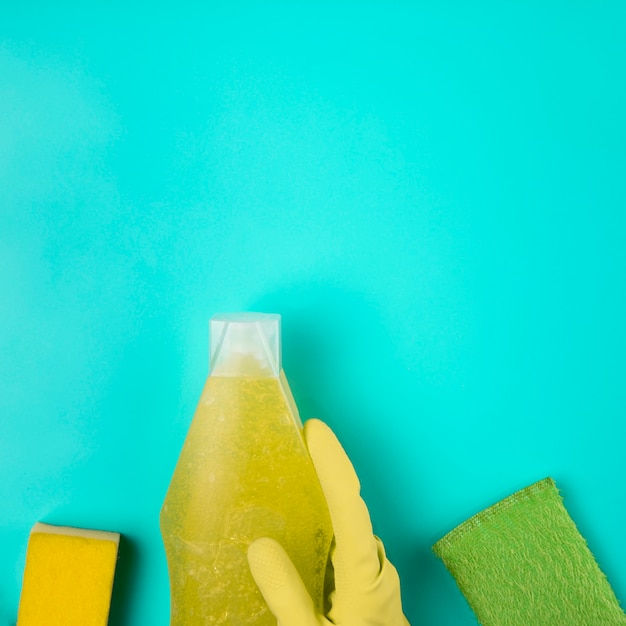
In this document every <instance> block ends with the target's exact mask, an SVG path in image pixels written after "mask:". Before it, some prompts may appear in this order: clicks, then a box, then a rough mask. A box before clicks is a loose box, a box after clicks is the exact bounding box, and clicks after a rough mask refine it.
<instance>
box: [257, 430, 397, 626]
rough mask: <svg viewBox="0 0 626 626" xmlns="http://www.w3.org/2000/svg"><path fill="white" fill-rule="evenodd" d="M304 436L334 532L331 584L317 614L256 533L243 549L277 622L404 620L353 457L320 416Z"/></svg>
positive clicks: (382, 624)
mask: <svg viewBox="0 0 626 626" xmlns="http://www.w3.org/2000/svg"><path fill="white" fill-rule="evenodd" d="M304 438H305V441H306V444H307V447H308V449H309V453H310V454H311V458H312V459H313V464H314V465H315V469H316V471H317V475H318V477H319V480H320V483H321V485H322V489H323V491H324V495H325V496H326V501H327V503H328V509H329V511H330V517H331V520H332V524H333V530H334V533H335V543H334V549H333V551H332V553H331V559H332V564H333V567H334V572H335V589H334V591H333V592H332V593H331V596H330V610H329V611H328V613H327V615H320V614H319V613H317V612H316V610H315V608H314V605H313V601H312V600H311V598H310V596H309V594H308V592H307V590H306V588H305V586H304V584H303V583H302V580H301V579H300V576H299V574H298V572H297V570H296V568H295V566H294V565H293V563H292V562H291V560H290V559H289V557H288V556H287V553H286V552H285V550H284V549H283V548H282V546H281V545H280V544H278V543H277V542H276V541H274V540H273V539H270V538H267V537H264V538H261V539H257V540H256V541H254V542H253V543H252V544H251V545H250V547H249V549H248V562H249V564H250V570H251V572H252V576H253V577H254V580H255V581H256V583H257V585H258V586H259V589H260V590H261V593H262V594H263V597H264V598H265V601H266V602H267V604H268V606H269V608H270V610H271V611H272V613H274V615H275V616H276V619H277V620H278V623H279V625H280V626H409V622H408V621H407V619H406V617H405V616H404V614H403V612H402V602H401V599H400V579H399V577H398V572H397V571H396V568H395V567H394V566H393V565H392V564H391V563H390V562H389V561H388V560H387V559H386V558H385V551H384V548H383V544H382V542H381V541H380V539H378V538H377V537H375V536H374V534H373V532H372V524H371V521H370V517H369V512H368V510H367V507H366V505H365V502H363V500H362V499H361V496H360V493H359V492H360V483H359V479H358V478H357V475H356V473H355V471H354V468H353V467H352V463H350V460H349V459H348V457H347V456H346V453H345V452H344V450H343V448H342V447H341V444H340V443H339V441H338V440H337V438H336V437H335V435H334V433H333V432H332V431H331V430H330V428H329V427H328V426H326V424H324V423H323V422H321V421H319V420H316V419H313V420H309V421H307V422H306V424H305V426H304Z"/></svg>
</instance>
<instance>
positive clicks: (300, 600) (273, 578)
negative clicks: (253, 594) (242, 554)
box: [248, 537, 321, 626]
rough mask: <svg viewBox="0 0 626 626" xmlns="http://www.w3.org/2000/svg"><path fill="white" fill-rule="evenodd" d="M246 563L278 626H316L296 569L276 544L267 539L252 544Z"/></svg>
mask: <svg viewBox="0 0 626 626" xmlns="http://www.w3.org/2000/svg"><path fill="white" fill-rule="evenodd" d="M248 563H249V565H250V571H251V572H252V577H253V578H254V580H255V582H256V584H257V585H258V587H259V590H260V591H261V594H262V595H263V598H264V599H265V601H266V602H267V605H268V606H269V608H270V610H271V611H272V613H273V614H274V616H275V617H276V619H277V620H278V623H279V624H280V626H320V624H321V622H320V621H319V620H318V615H317V614H316V612H315V607H314V605H313V601H312V600H311V597H310V596H309V593H308V592H307V590H306V587H305V586H304V583H303V582H302V579H301V578H300V574H298V570H296V568H295V566H294V564H293V563H292V562H291V559H290V558H289V556H288V554H287V553H286V552H285V550H284V549H283V547H282V546H281V545H280V544H279V543H278V542H277V541H275V540H274V539H270V538H269V537H263V538H261V539H257V540H256V541H253V542H252V543H251V544H250V546H249V547H248Z"/></svg>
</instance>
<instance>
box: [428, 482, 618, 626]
mask: <svg viewBox="0 0 626 626" xmlns="http://www.w3.org/2000/svg"><path fill="white" fill-rule="evenodd" d="M433 550H434V552H435V554H436V555H437V556H439V557H440V558H441V559H442V560H443V562H444V563H445V565H446V567H447V568H448V570H449V571H450V573H451V574H452V576H454V578H455V580H456V582H457V584H458V586H459V588H460V589H461V591H462V592H463V595H464V596H465V598H466V599H467V601H468V602H469V604H470V606H471V607H472V609H473V611H474V613H475V614H476V617H477V618H478V621H479V622H480V623H481V624H482V625H483V626H619V625H626V615H625V614H624V613H623V611H622V610H621V608H620V606H619V603H618V601H617V598H616V597H615V594H614V593H613V590H612V589H611V586H610V585H609V583H608V581H607V579H606V577H605V576H604V574H603V573H602V572H601V571H600V568H599V567H598V565H597V563H596V561H595V559H594V557H593V555H592V554H591V552H590V550H589V548H588V547H587V544H586V542H585V540H584V539H583V538H582V536H581V535H580V533H579V532H578V529H577V528H576V526H575V524H574V522H573V521H572V519H571V518H570V516H569V514H568V513H567V511H566V509H565V507H564V506H563V502H562V500H561V497H560V495H559V492H558V490H557V488H556V485H555V484H554V481H553V480H552V479H551V478H546V479H544V480H541V481H539V482H537V483H535V484H533V485H530V486H529V487H526V488H525V489H522V490H521V491H518V492H517V493H514V494H513V495H511V496H509V497H508V498H505V499H504V500H502V501H500V502H498V503H497V504H494V505H493V506H491V507H490V508H488V509H485V510H484V511H482V512H481V513H478V514H477V515H474V517H471V518H470V519H468V520H467V521H466V522H464V523H463V524H461V525H460V526H458V527H457V528H455V529H454V530H452V531H451V532H450V533H448V534H447V535H446V536H445V537H443V538H442V539H440V540H439V541H438V542H437V543H436V544H435V545H434V546H433Z"/></svg>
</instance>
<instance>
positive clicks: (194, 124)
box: [0, 1, 626, 626]
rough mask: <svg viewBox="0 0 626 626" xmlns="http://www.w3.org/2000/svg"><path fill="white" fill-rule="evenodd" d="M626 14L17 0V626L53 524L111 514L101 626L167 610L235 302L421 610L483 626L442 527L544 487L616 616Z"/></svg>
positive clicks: (8, 497) (2, 420)
mask: <svg viewBox="0 0 626 626" xmlns="http://www.w3.org/2000/svg"><path fill="white" fill-rule="evenodd" d="M11 4H14V5H15V6H10V5H11ZM53 5H56V6H53ZM625 27H626V10H625V8H624V4H623V3H621V2H583V1H580V2H572V1H568V2H525V3H521V2H520V3H517V2H514V3H499V2H487V1H483V2H471V3H470V2H467V3H464V2H456V3H455V2H430V3H417V2H416V3H406V4H404V3H399V2H395V3H393V2H392V3H388V2H359V3H356V2H355V3H349V2H340V3H330V2H314V3H313V2H311V3H299V2H268V3H264V2H257V3H253V2H249V3H244V2H232V3H231V2H228V3H226V2H224V3H200V2H197V3H192V2H185V1H180V2H176V3H173V2H172V3H167V2H158V1H157V2H150V3H147V2H137V3H121V2H114V3H104V2H102V3H97V2H95V3H94V2H90V3H85V4H80V3H73V2H57V3H45V2H41V3H35V2H20V3H8V2H5V3H3V6H2V8H1V9H0V477H1V478H0V503H1V505H0V566H1V567H0V624H2V623H7V624H13V623H14V622H15V617H16V613H17V605H18V599H19V592H20V586H21V577H22V572H23V567H24V558H25V553H26V543H27V538H28V532H29V529H30V528H31V526H32V525H33V524H34V523H35V522H36V521H45V522H49V523H55V524H68V525H73V526H85V527H96V528H101V529H105V530H116V531H120V532H121V533H123V536H124V538H123V542H122V545H121V553H120V561H119V564H118V570H117V576H116V581H115V589H114V597H113V604H112V613H111V620H110V624H111V625H112V626H126V625H128V626H130V625H132V626H136V625H139V624H150V625H151V626H164V625H166V624H168V612H169V600H168V579H167V572H166V564H165V557H164V553H163V549H162V545H161V540H160V535H159V530H158V513H159V509H160V505H161V502H162V499H163V497H164V494H165V491H166V489H167V485H168V481H169V477H170V475H171V473H172V471H173V467H174V463H175V461H176V458H177V456H178V453H179V450H180V447H181V445H182V441H183V438H184V436H185V433H186V431H187V427H188V425H189V422H190V419H191V417H192V414H193V411H194V408H195V404H196V402H197V400H198V398H199V395H200V391H201V388H202V385H203V382H204V379H205V376H206V374H207V369H208V320H209V318H210V317H211V316H212V315H213V314H214V313H217V312H224V311H243V310H262V311H267V312H277V313H281V314H282V316H283V342H284V359H283V364H284V368H285V371H286V373H287V376H288V378H289V380H290V383H291V385H292V388H293V391H294V395H295V397H296V400H297V402H298V404H299V407H300V411H301V413H302V416H303V417H304V418H307V417H311V416H318V417H321V418H322V419H324V420H326V421H327V422H328V423H329V424H330V425H331V426H332V428H333V429H334V430H335V431H336V432H337V434H338V435H339V437H340V439H341V441H342V442H343V444H344V446H345V448H346V450H347V451H348V453H349V455H350V457H351V458H352V460H353V462H354V465H355V467H356V469H357V472H358V474H359V475H360V477H361V480H362V483H363V494H364V497H365V499H366V501H367V503H368V505H369V507H370V511H371V515H372V519H373V523H374V527H375V530H376V532H377V533H378V534H379V535H380V536H381V537H382V538H383V540H384V541H385V544H386V546H387V549H388V553H389V556H390V558H391V560H392V561H393V562H394V563H395V564H396V565H397V567H398V569H399V571H400V575H401V579H402V585H403V595H404V604H405V609H406V614H407V616H408V617H409V619H410V621H411V622H412V624H413V626H416V625H419V624H424V625H434V626H463V625H468V626H469V625H470V624H475V623H476V621H475V619H474V617H473V616H472V613H471V611H470V610H469V608H468V606H467V605H466V603H465V600H464V599H463V597H462V596H461V594H460V592H459V591H458V590H457V588H456V585H455V583H454V580H453V579H452V577H451V576H450V575H449V574H448V573H447V571H446V570H445V568H444V567H443V565H442V564H441V563H440V562H439V561H438V560H437V559H436V558H435V557H434V556H433V555H432V553H431V551H430V546H431V545H432V544H433V543H434V542H435V541H436V540H437V539H439V538H440V537H441V536H442V535H443V534H444V533H446V532H447V531H448V530H450V529H451V528H453V527H454V526H455V525H457V524H458V523H460V522H462V521H463V520H464V519H466V518H467V517H468V516H470V515H472V514H474V513H476V512H477V511H479V510H480V509H482V508H484V507H485V506H487V505H489V504H492V503H493V502H495V501H496V500H498V499H500V498H501V497H504V496H506V495H508V494H510V493H512V492H513V491H515V490H517V489H519V488H521V487H524V486H526V485H528V484H530V483H531V482H534V481H536V480H538V479H540V478H543V477H544V476H547V475H550V476H552V477H554V479H555V480H556V481H557V484H558V485H559V487H560V488H561V491H562V493H563V495H564V497H565V503H566V506H567V508H568V510H569V511H570V513H571V515H572V517H573V518H574V520H575V522H576V523H577V524H578V526H579V528H580V530H581V532H582V534H583V535H584V536H585V538H586V539H587V540H588V542H589V545H590V547H591V549H592V550H593V552H594V554H595V555H596V557H597V559H598V562H599V563H600V565H601V567H602V569H603V570H604V572H605V573H606V574H607V576H608V578H609V581H610V582H611V584H612V585H613V588H614V589H615V591H616V594H617V596H618V597H619V598H620V600H621V602H622V603H626V566H625V563H626V543H625V541H624V524H625V523H626V454H625V453H624V436H625V434H626V427H625V426H624V424H625V419H624V418H625V416H626V385H625V384H624V382H625V380H624V376H625V373H626V362H625V359H624V355H625V353H626V329H625V317H626V293H625V289H624V276H625V273H626V214H625V211H624V209H625V206H626V117H625V111H626V46H625V44H624V41H625V32H626V31H625ZM2 620H4V622H3V621H2Z"/></svg>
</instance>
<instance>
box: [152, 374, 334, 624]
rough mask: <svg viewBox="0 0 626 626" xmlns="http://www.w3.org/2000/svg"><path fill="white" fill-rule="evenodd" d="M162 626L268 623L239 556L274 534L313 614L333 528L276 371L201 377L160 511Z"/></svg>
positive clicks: (320, 596)
mask: <svg viewBox="0 0 626 626" xmlns="http://www.w3.org/2000/svg"><path fill="white" fill-rule="evenodd" d="M161 532H162V535H163V540H164V544H165V549H166V554H167V560H168V568H169V575H170V587H171V626H213V625H218V624H220V625H222V624H224V625H232V626H235V625H236V626H243V625H254V626H276V619H275V618H274V617H273V615H272V614H271V612H270V611H269V608H268V607H267V605H266V604H265V601H264V600H263V598H262V596H261V594H260V592H259V591H258V589H257V587H256V584H255V583H254V580H253V579H252V576H251V574H250V571H249V568H248V563H247V557H246V552H247V548H248V545H249V544H250V542H252V541H253V540H254V539H257V538H258V537H273V538H274V539H276V540H277V541H279V542H280V543H281V544H282V545H283V546H284V547H285V549H286V550H287V552H288V553H289V555H290V556H291V558H292V560H293V562H294V564H295V565H296V567H297V569H298V571H299V573H300V575H301V576H302V579H303V581H304V583H305V585H306V586H307V588H308V590H309V593H310V594H311V597H312V598H313V600H314V602H316V603H317V604H318V608H320V609H321V608H322V603H323V594H324V577H325V572H326V567H327V560H328V553H329V548H330V542H331V540H332V526H331V522H330V517H329V514H328V509H327V506H326V502H325V499H324V496H323V493H322V490H321V487H320V485H319V481H318V479H317V475H316V474H315V469H314V467H313V464H312V462H311V459H310V457H309V455H308V452H307V450H306V446H305V444H304V441H303V439H302V433H301V424H300V420H299V418H298V416H297V413H296V412H295V406H294V405H293V401H292V400H291V393H290V391H289V387H288V385H287V381H286V379H285V378H284V375H282V372H281V375H280V376H259V377H255V376H209V378H208V379H207V382H206V385H205V388H204V391H203V393H202V397H201V399H200V402H199V405H198V408H197V410H196V414H195V416H194V419H193V422H192V424H191V427H190V429H189V432H188V434H187V438H186V440H185V443H184V445H183V449H182V451H181V454H180V457H179V460H178V463H177V466H176V469H175V472H174V475H173V477H172V481H171V484H170V487H169V490H168V493H167V496H166V498H165V502H164V504H163V508H162V511H161Z"/></svg>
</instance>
